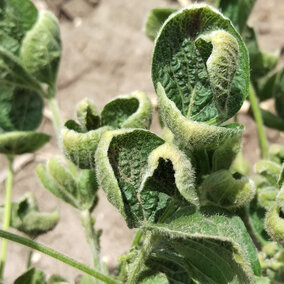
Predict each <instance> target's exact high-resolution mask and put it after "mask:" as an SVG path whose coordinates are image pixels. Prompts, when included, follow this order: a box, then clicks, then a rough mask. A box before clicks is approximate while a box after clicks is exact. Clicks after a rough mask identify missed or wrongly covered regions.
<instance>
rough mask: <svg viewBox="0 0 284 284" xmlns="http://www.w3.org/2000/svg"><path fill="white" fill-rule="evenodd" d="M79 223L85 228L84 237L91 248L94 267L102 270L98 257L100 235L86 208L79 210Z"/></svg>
mask: <svg viewBox="0 0 284 284" xmlns="http://www.w3.org/2000/svg"><path fill="white" fill-rule="evenodd" d="M81 223H82V225H83V227H84V229H85V235H86V239H87V242H88V244H89V246H90V249H91V253H92V258H93V265H94V268H95V269H97V270H98V271H102V265H101V258H100V236H99V233H98V232H96V231H95V229H94V221H93V219H92V216H91V213H90V211H89V210H88V209H86V210H83V211H82V212H81Z"/></svg>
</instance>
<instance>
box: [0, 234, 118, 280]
mask: <svg viewBox="0 0 284 284" xmlns="http://www.w3.org/2000/svg"><path fill="white" fill-rule="evenodd" d="M0 238H4V239H7V240H10V241H13V242H16V243H19V244H21V245H24V246H26V247H29V248H31V249H34V250H37V251H39V252H42V253H44V254H46V255H49V256H51V257H53V258H55V259H57V260H59V261H61V262H63V263H66V264H68V265H70V266H72V267H74V268H76V269H78V270H80V271H82V272H84V273H86V274H88V275H91V276H93V277H95V278H96V279H99V280H101V281H103V282H104V283H107V284H120V282H118V281H116V280H114V279H112V278H110V277H109V276H106V275H104V274H102V273H100V272H98V271H96V270H94V269H92V268H90V267H88V266H86V265H84V264H82V263H80V262H78V261H76V260H74V259H72V258H71V257H69V256H66V255H64V254H62V253H60V252H58V251H55V250H53V249H51V248H48V247H46V246H45V245H42V244H40V243H38V242H35V241H32V240H30V239H27V238H24V237H21V236H18V235H15V234H12V233H9V232H7V231H3V230H0Z"/></svg>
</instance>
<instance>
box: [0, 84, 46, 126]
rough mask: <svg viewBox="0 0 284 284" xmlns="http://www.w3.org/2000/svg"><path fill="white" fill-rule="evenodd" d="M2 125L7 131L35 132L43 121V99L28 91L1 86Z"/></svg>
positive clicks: (0, 116) (0, 115) (0, 119)
mask: <svg viewBox="0 0 284 284" xmlns="http://www.w3.org/2000/svg"><path fill="white" fill-rule="evenodd" d="M0 94H1V95H0V104H1V110H2V111H1V114H0V125H1V128H3V129H4V130H6V131H13V130H22V131H29V130H35V129H36V128H37V127H38V126H39V124H40V122H41V119H42V112H43V99H42V97H41V96H40V95H38V94H37V93H34V92H32V91H29V90H27V89H19V88H12V87H8V86H4V85H2V86H0Z"/></svg>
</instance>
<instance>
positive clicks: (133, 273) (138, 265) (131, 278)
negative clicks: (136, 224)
mask: <svg viewBox="0 0 284 284" xmlns="http://www.w3.org/2000/svg"><path fill="white" fill-rule="evenodd" d="M154 241H155V236H154V235H153V234H152V233H151V232H147V233H146V237H145V241H144V243H143V246H142V247H141V250H140V251H139V253H138V255H137V257H136V259H135V261H134V262H133V263H132V264H131V269H130V272H129V275H128V279H127V282H126V283H127V284H136V283H138V282H137V277H138V276H139V272H140V271H141V269H142V268H143V266H144V263H145V260H146V258H147V257H148V255H149V253H150V251H151V248H152V245H153V243H154Z"/></svg>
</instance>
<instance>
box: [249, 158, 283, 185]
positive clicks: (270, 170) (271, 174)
mask: <svg viewBox="0 0 284 284" xmlns="http://www.w3.org/2000/svg"><path fill="white" fill-rule="evenodd" d="M254 171H255V173H257V174H259V175H262V176H263V177H265V178H266V179H267V181H268V182H269V183H270V184H271V185H273V186H276V187H278V183H277V182H278V179H279V176H280V173H281V166H280V165H278V164H276V163H274V162H272V161H267V160H262V161H259V162H257V163H256V164H255V165H254Z"/></svg>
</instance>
